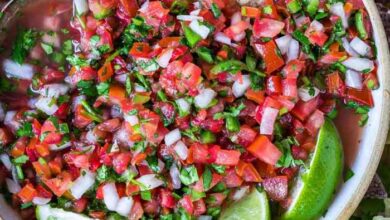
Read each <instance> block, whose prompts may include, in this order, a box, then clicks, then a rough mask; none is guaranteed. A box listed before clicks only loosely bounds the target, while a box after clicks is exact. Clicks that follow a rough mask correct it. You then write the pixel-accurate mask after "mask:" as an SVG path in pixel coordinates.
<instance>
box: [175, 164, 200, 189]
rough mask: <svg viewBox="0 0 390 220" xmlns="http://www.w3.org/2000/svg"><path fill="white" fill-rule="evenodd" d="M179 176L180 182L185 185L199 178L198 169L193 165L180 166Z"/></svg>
mask: <svg viewBox="0 0 390 220" xmlns="http://www.w3.org/2000/svg"><path fill="white" fill-rule="evenodd" d="M179 177H180V180H181V182H182V183H183V184H184V185H187V186H188V185H190V184H192V183H194V182H196V181H198V180H199V176H198V171H197V170H196V167H195V166H194V165H191V166H188V167H184V168H182V169H181V171H180V176H179Z"/></svg>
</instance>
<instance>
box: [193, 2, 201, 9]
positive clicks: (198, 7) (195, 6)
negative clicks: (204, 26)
mask: <svg viewBox="0 0 390 220" xmlns="http://www.w3.org/2000/svg"><path fill="white" fill-rule="evenodd" d="M192 4H193V5H194V8H196V9H200V8H201V5H200V2H194V3H192Z"/></svg>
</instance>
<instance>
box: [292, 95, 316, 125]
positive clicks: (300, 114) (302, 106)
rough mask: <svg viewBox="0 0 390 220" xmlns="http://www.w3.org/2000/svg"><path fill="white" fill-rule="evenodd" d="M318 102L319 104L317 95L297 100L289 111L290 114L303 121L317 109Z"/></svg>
mask: <svg viewBox="0 0 390 220" xmlns="http://www.w3.org/2000/svg"><path fill="white" fill-rule="evenodd" d="M318 104H319V97H318V96H317V97H316V98H314V99H311V100H310V101H307V102H304V101H302V100H299V101H298V103H297V104H296V105H295V107H294V108H293V110H292V111H291V114H293V115H294V116H295V117H296V118H298V119H299V120H301V121H305V120H306V118H307V117H309V116H310V115H311V113H313V112H314V111H315V110H316V109H317V106H318Z"/></svg>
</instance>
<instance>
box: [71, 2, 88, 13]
mask: <svg viewBox="0 0 390 220" xmlns="http://www.w3.org/2000/svg"><path fill="white" fill-rule="evenodd" d="M73 7H74V9H75V10H76V13H77V15H83V14H84V13H86V12H88V10H89V7H88V2H87V0H74V1H73Z"/></svg>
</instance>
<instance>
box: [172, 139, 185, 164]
mask: <svg viewBox="0 0 390 220" xmlns="http://www.w3.org/2000/svg"><path fill="white" fill-rule="evenodd" d="M174 149H175V152H176V154H177V156H179V158H180V159H182V160H185V159H187V157H188V148H187V146H186V145H185V144H184V143H183V141H178V142H177V143H176V144H175V147H174Z"/></svg>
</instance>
